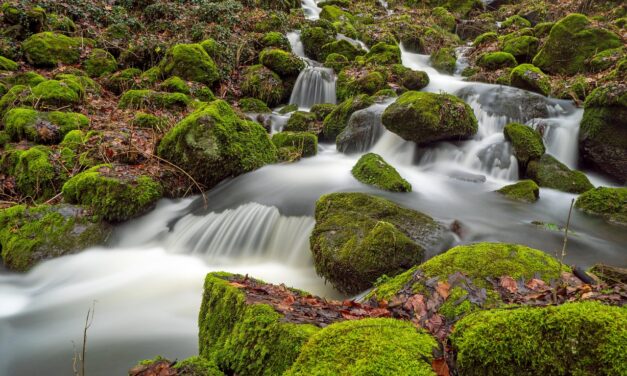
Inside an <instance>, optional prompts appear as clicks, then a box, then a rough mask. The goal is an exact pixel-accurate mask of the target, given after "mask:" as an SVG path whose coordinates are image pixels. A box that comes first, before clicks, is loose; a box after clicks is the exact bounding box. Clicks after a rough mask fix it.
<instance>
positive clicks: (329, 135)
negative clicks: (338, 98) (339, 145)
mask: <svg viewBox="0 0 627 376" xmlns="http://www.w3.org/2000/svg"><path fill="white" fill-rule="evenodd" d="M373 104H374V100H373V99H372V98H371V97H369V96H368V95H366V94H361V95H358V96H356V97H353V98H349V99H347V100H345V101H344V102H342V103H340V104H339V105H337V106H336V107H335V108H334V109H333V111H331V113H329V114H328V115H327V116H326V117H325V118H324V121H323V123H322V136H323V139H324V140H326V141H332V142H334V141H335V140H336V138H337V136H338V135H339V134H340V133H342V131H343V130H344V128H346V126H347V125H348V120H349V119H350V117H351V115H352V114H353V113H354V112H356V111H359V110H363V109H364V108H366V107H370V106H372V105H373Z"/></svg>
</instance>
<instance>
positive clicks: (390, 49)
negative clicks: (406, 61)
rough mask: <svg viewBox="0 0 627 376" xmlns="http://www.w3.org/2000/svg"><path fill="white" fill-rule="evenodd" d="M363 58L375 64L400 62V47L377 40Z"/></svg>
mask: <svg viewBox="0 0 627 376" xmlns="http://www.w3.org/2000/svg"><path fill="white" fill-rule="evenodd" d="M365 59H366V62H367V63H370V64H375V65H390V64H400V63H401V49H400V48H399V47H398V45H396V44H388V43H385V42H379V43H377V44H375V45H374V46H372V48H371V49H370V51H368V53H367V54H366V55H365Z"/></svg>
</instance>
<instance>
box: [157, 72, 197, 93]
mask: <svg viewBox="0 0 627 376" xmlns="http://www.w3.org/2000/svg"><path fill="white" fill-rule="evenodd" d="M159 88H161V90H163V91H167V92H170V93H181V94H186V95H189V94H190V93H191V90H190V89H189V86H188V85H187V82H185V80H183V79H182V78H180V77H178V76H172V77H170V78H168V79H167V80H165V81H163V82H162V83H161V85H159Z"/></svg>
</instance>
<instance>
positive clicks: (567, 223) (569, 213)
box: [560, 198, 575, 270]
mask: <svg viewBox="0 0 627 376" xmlns="http://www.w3.org/2000/svg"><path fill="white" fill-rule="evenodd" d="M573 206H575V199H574V198H573V199H572V200H571V201H570V209H568V219H567V220H566V230H564V245H563V246H562V254H561V258H560V270H561V269H562V265H561V264H562V263H563V262H564V256H566V245H567V244H568V229H569V228H570V216H571V215H572V213H573Z"/></svg>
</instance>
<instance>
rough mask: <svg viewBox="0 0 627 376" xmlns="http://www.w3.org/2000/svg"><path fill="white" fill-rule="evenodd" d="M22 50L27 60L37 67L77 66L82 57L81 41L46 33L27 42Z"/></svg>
mask: <svg viewBox="0 0 627 376" xmlns="http://www.w3.org/2000/svg"><path fill="white" fill-rule="evenodd" d="M22 50H23V51H24V56H25V57H26V60H27V61H28V62H29V63H30V64H32V65H34V66H37V67H54V66H56V65H57V64H59V63H63V64H75V63H77V62H78V60H79V59H80V55H81V51H80V50H81V39H80V38H71V37H68V36H65V35H63V34H56V33H53V32H49V31H46V32H43V33H39V34H35V35H32V36H31V37H30V38H28V39H27V40H25V41H24V43H23V44H22Z"/></svg>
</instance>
